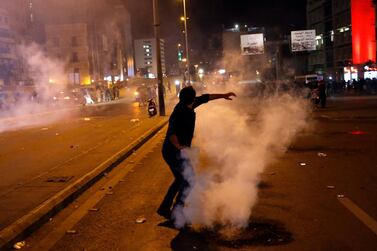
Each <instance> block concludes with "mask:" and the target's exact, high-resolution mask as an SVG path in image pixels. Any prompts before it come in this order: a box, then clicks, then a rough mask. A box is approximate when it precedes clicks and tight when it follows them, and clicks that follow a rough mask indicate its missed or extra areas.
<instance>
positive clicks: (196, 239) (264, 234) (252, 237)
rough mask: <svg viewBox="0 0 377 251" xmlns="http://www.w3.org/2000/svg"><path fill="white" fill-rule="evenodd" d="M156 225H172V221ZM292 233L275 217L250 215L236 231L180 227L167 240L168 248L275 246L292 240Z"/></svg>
mask: <svg viewBox="0 0 377 251" xmlns="http://www.w3.org/2000/svg"><path fill="white" fill-rule="evenodd" d="M159 226H163V227H168V228H174V224H173V223H172V222H169V221H168V222H164V223H161V224H159ZM293 240H294V239H293V235H292V233H291V232H289V231H288V230H287V229H286V228H285V226H284V224H282V223H281V222H279V221H276V220H270V219H263V218H253V219H251V220H250V223H249V226H248V227H247V228H245V229H243V230H239V231H237V232H236V233H235V232H234V231H233V230H232V231H227V230H225V229H224V228H220V227H215V228H214V229H207V230H194V229H192V228H184V229H181V230H180V231H179V233H178V235H177V236H176V237H175V238H174V239H173V240H172V241H171V243H170V245H171V248H172V250H177V251H178V250H210V251H212V250H218V247H221V246H223V247H228V248H242V247H245V246H277V245H286V244H288V243H290V242H292V241H293Z"/></svg>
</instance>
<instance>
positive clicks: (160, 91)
mask: <svg viewBox="0 0 377 251" xmlns="http://www.w3.org/2000/svg"><path fill="white" fill-rule="evenodd" d="M152 1H153V21H154V22H153V23H154V24H153V25H154V36H155V38H156V56H157V81H158V104H159V111H160V116H165V101H164V89H163V88H164V87H163V82H162V81H163V80H162V66H161V41H160V16H159V9H158V0H152Z"/></svg>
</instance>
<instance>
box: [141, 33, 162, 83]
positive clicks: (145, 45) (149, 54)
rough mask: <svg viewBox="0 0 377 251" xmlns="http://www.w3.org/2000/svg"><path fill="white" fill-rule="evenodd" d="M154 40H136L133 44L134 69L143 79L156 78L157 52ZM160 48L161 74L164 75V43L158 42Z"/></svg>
mask: <svg viewBox="0 0 377 251" xmlns="http://www.w3.org/2000/svg"><path fill="white" fill-rule="evenodd" d="M155 41H156V40H155V39H154V38H150V39H137V40H135V42H134V46H135V60H136V69H137V71H138V72H139V74H140V75H141V76H143V77H148V78H155V77H157V52H156V49H155V48H156V42H155ZM160 48H161V66H162V73H163V74H166V67H165V41H164V40H163V39H161V40H160Z"/></svg>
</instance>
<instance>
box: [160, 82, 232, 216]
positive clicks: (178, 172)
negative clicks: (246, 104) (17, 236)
mask: <svg viewBox="0 0 377 251" xmlns="http://www.w3.org/2000/svg"><path fill="white" fill-rule="evenodd" d="M232 96H234V97H235V96H236V95H235V94H234V93H233V92H230V93H225V94H204V95H201V96H199V97H196V92H195V89H194V88H193V87H191V86H189V87H185V88H183V89H182V90H181V91H180V93H179V103H178V104H177V105H176V106H175V108H174V111H173V113H172V114H171V116H170V118H169V127H168V131H167V133H166V138H165V141H164V143H163V147H162V156H163V158H164V160H165V161H166V163H167V164H168V165H169V168H170V170H171V171H172V173H173V175H174V178H175V179H174V182H173V183H172V184H171V185H170V187H169V189H168V191H167V193H166V195H165V198H164V200H163V201H162V203H161V205H160V207H159V209H158V210H157V213H158V214H159V215H161V216H163V217H165V218H167V219H170V217H171V212H172V211H171V208H172V205H173V202H174V198H175V197H176V196H177V197H176V200H175V203H174V206H173V208H174V207H175V206H177V205H183V204H184V199H185V195H184V191H185V190H186V189H187V188H188V187H189V183H188V181H187V180H186V179H185V177H184V176H183V171H184V168H190V167H189V166H188V165H183V163H184V159H183V158H182V156H181V150H182V149H184V148H186V147H191V141H192V138H193V136H194V129H195V118H196V114H195V112H194V109H195V108H196V107H198V106H200V105H202V104H204V103H207V102H208V101H210V100H214V99H220V98H224V99H227V100H231V97H232Z"/></svg>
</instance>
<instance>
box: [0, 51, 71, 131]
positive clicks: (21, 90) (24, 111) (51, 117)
mask: <svg viewBox="0 0 377 251" xmlns="http://www.w3.org/2000/svg"><path fill="white" fill-rule="evenodd" d="M17 52H18V54H19V55H21V57H22V58H23V61H24V66H23V67H24V68H25V69H27V72H25V75H28V76H29V77H30V78H31V80H32V82H33V85H32V86H19V87H16V89H15V90H13V93H14V94H15V93H18V95H19V97H18V98H17V99H16V98H14V100H8V101H7V102H8V103H9V104H8V105H9V107H8V108H7V109H5V110H2V111H1V116H2V117H3V119H1V125H0V132H3V131H8V130H16V129H18V128H20V127H25V126H37V125H44V124H48V123H52V122H55V121H58V120H60V119H62V118H66V117H67V116H71V115H72V114H73V113H72V109H70V110H69V111H68V109H66V108H68V107H70V108H72V107H71V105H68V104H64V103H59V104H57V103H56V102H54V100H53V97H54V96H55V95H57V94H58V93H59V92H61V91H66V85H67V77H66V76H67V75H66V72H65V69H64V62H62V61H60V60H58V59H55V58H51V57H49V56H48V55H46V53H45V52H44V50H43V49H42V48H41V47H40V46H38V45H36V44H30V45H26V44H22V45H20V46H19V47H18V48H17ZM58 108H59V109H58ZM52 111H54V112H52ZM47 113H48V115H47Z"/></svg>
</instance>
